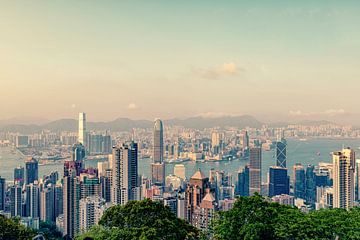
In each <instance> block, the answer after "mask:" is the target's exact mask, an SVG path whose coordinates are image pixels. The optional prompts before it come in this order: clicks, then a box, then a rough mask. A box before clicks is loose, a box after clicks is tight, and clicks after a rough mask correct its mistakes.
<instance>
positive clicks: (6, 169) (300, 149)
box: [0, 139, 360, 181]
mask: <svg viewBox="0 0 360 240" xmlns="http://www.w3.org/2000/svg"><path fill="white" fill-rule="evenodd" d="M343 146H345V147H351V148H353V149H354V150H355V151H356V153H358V154H360V152H359V147H360V139H346V140H341V139H309V140H307V141H299V140H293V139H290V140H288V146H287V167H288V168H289V169H290V171H289V175H290V176H291V175H292V170H291V169H292V166H293V165H294V164H295V163H302V164H303V165H307V164H314V165H316V164H318V163H319V162H331V160H332V159H331V155H330V153H331V152H332V151H337V150H341V149H342V147H343ZM24 161H25V158H24V156H22V155H21V154H20V153H19V152H17V151H16V150H13V149H12V148H10V147H0V176H2V177H4V178H6V180H7V181H11V180H12V179H13V170H14V168H15V167H17V166H19V165H21V166H24V165H25V164H24ZM97 162H98V160H90V161H86V162H85V165H86V166H87V167H90V166H91V167H96V165H97ZM275 162H276V161H275V156H274V151H263V162H262V181H266V179H267V172H268V169H269V167H270V166H273V165H274V164H275ZM150 163H151V159H139V174H142V175H145V176H150ZM175 164H176V163H168V164H166V174H170V173H172V172H173V168H174V165H175ZM182 164H184V165H185V167H186V176H187V178H190V177H191V175H192V174H194V172H195V171H196V170H197V169H201V170H202V171H203V172H204V173H205V174H206V175H208V174H209V171H210V169H212V168H214V169H215V170H224V171H225V172H229V173H232V174H233V176H234V178H233V180H234V181H235V180H236V173H237V171H238V169H239V168H240V167H241V166H244V165H245V164H247V161H244V160H233V161H221V162H192V161H188V162H183V163H182ZM52 171H58V172H59V173H60V175H62V174H63V165H62V164H51V165H42V166H39V176H40V177H41V176H43V175H46V174H49V173H50V172H52Z"/></svg>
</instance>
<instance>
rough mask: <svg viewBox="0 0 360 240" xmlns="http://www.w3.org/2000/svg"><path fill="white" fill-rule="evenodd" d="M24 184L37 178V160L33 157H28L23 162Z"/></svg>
mask: <svg viewBox="0 0 360 240" xmlns="http://www.w3.org/2000/svg"><path fill="white" fill-rule="evenodd" d="M25 173H26V181H25V183H26V185H28V184H30V183H33V182H34V181H35V180H38V178H39V167H38V161H37V160H36V159H35V158H32V157H31V158H29V159H27V160H26V162H25Z"/></svg>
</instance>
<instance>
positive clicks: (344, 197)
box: [333, 148, 355, 209]
mask: <svg viewBox="0 0 360 240" xmlns="http://www.w3.org/2000/svg"><path fill="white" fill-rule="evenodd" d="M333 166H334V169H333V171H334V172H333V176H334V186H333V188H334V197H333V201H334V208H345V209H349V208H351V207H353V206H354V199H355V179H354V175H355V174H354V172H355V152H354V151H353V150H352V149H350V148H344V149H343V150H342V151H341V152H334V153H333Z"/></svg>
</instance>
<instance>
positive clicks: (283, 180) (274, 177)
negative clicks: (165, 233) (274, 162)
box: [269, 166, 290, 197]
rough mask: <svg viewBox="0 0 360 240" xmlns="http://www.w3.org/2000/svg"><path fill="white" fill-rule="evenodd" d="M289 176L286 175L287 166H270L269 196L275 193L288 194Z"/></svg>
mask: <svg viewBox="0 0 360 240" xmlns="http://www.w3.org/2000/svg"><path fill="white" fill-rule="evenodd" d="M289 185H290V184H289V177H288V175H287V168H282V167H278V166H273V167H270V169H269V197H273V196H276V195H282V194H286V195H288V194H289V191H290V186H289Z"/></svg>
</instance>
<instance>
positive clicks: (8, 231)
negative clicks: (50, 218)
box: [0, 215, 35, 240]
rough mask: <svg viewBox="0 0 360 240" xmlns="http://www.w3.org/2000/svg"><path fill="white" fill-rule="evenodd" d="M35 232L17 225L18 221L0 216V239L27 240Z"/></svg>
mask: <svg viewBox="0 0 360 240" xmlns="http://www.w3.org/2000/svg"><path fill="white" fill-rule="evenodd" d="M34 236H35V232H34V231H33V230H31V229H29V228H26V227H25V226H23V225H21V224H20V223H19V220H18V219H8V218H6V217H4V216H2V215H0V239H17V240H28V239H31V238H32V237H34Z"/></svg>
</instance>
